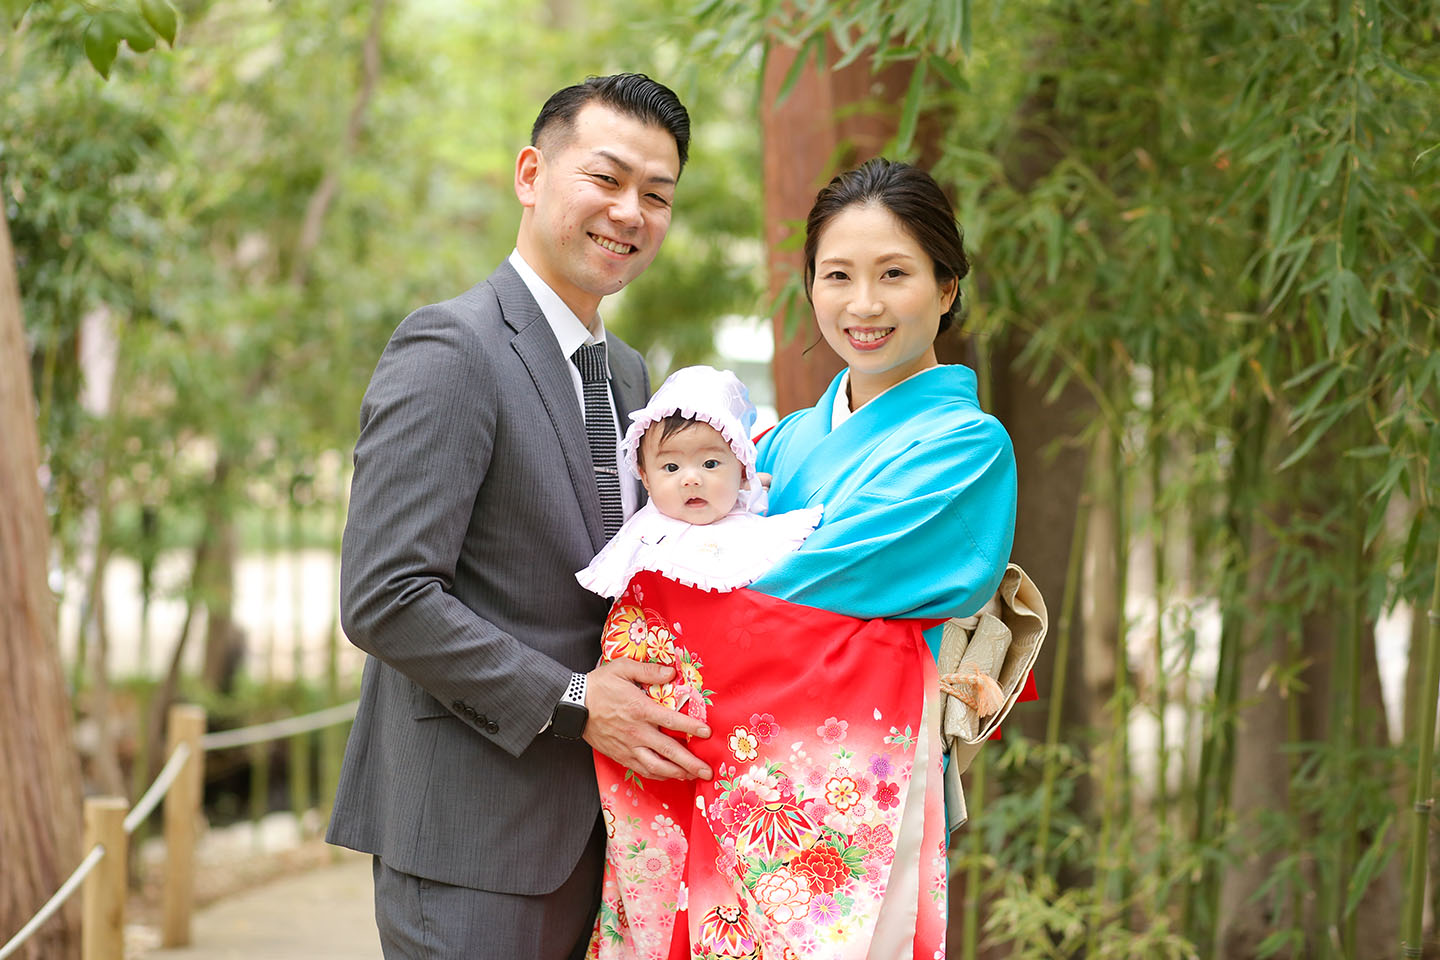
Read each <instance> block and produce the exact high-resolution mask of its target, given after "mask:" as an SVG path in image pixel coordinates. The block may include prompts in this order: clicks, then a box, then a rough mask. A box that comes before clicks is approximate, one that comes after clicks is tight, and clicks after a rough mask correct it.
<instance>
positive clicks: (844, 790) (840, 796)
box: [825, 777, 860, 813]
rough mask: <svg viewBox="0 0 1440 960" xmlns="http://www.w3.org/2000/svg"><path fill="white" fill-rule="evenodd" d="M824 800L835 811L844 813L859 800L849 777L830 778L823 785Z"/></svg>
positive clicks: (852, 781) (857, 792)
mask: <svg viewBox="0 0 1440 960" xmlns="http://www.w3.org/2000/svg"><path fill="white" fill-rule="evenodd" d="M825 799H826V800H827V801H829V803H830V805H831V806H832V807H834V808H835V809H836V810H838V811H840V812H841V813H844V812H845V811H846V810H849V809H850V808H851V807H853V806H855V804H856V803H858V802H859V800H860V792H859V791H858V790H857V789H856V787H855V781H854V780H852V779H850V778H849V777H831V778H830V780H829V782H827V783H826V784H825Z"/></svg>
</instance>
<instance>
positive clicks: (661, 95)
mask: <svg viewBox="0 0 1440 960" xmlns="http://www.w3.org/2000/svg"><path fill="white" fill-rule="evenodd" d="M589 103H603V104H604V105H605V106H607V107H610V108H611V109H613V110H617V111H619V112H620V113H623V114H626V115H628V116H631V117H634V118H635V119H637V120H640V121H642V122H644V123H650V124H654V125H655V126H658V127H664V128H665V129H666V130H667V131H669V133H670V136H672V137H674V138H675V148H676V150H678V151H679V153H680V169H681V170H684V169H685V160H686V158H687V157H688V156H689V155H690V114H689V113H688V112H687V111H686V110H685V105H684V104H683V103H681V102H680V98H679V97H677V96H675V91H673V90H671V89H670V88H669V87H667V86H665V85H664V84H663V83H656V82H655V81H654V80H651V79H650V78H649V77H647V76H645V74H643V73H617V74H614V75H613V76H609V77H586V78H585V82H584V83H577V84H574V85H573V86H569V87H565V88H564V89H563V90H557V91H555V93H553V94H551V96H550V99H549V100H546V101H545V106H543V107H541V108H540V115H539V116H538V117H536V118H535V126H533V127H532V128H531V129H530V144H531V146H537V145H539V143H540V136H541V134H543V133H544V132H545V131H546V129H547V128H553V131H552V132H556V133H560V134H561V135H562V136H568V135H569V133H570V131H571V130H572V129H574V126H575V117H576V116H577V115H578V114H579V113H580V108H582V107H584V106H585V105H586V104H589Z"/></svg>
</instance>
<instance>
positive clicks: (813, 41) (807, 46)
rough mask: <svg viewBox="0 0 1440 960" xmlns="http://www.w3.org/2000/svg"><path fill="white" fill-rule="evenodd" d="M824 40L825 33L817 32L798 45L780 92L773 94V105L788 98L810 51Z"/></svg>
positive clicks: (807, 60)
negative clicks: (801, 44)
mask: <svg viewBox="0 0 1440 960" xmlns="http://www.w3.org/2000/svg"><path fill="white" fill-rule="evenodd" d="M824 42H825V35H824V34H823V33H817V34H815V36H813V37H811V38H810V39H809V40H807V41H805V43H804V45H803V46H801V47H800V50H799V52H798V53H796V54H795V62H793V63H791V64H790V69H789V70H786V71H785V79H784V80H783V81H782V82H781V84H780V92H779V93H778V94H776V95H775V105H776V106H777V107H778V106H779V105H780V104H782V103H784V102H785V101H786V99H787V98H789V96H790V92H791V91H792V90H794V89H795V84H796V82H797V81H798V80H799V79H800V74H801V73H803V72H804V70H805V64H806V63H807V62H809V60H810V54H811V52H812V51H814V50H816V49H818V47H819V46H820V45H821V44H823V43H824ZM817 62H818V61H817Z"/></svg>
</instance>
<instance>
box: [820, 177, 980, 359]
mask: <svg viewBox="0 0 1440 960" xmlns="http://www.w3.org/2000/svg"><path fill="white" fill-rule="evenodd" d="M866 204H876V205H879V206H882V207H884V208H885V209H886V210H889V211H890V212H891V213H892V214H894V215H895V219H897V220H899V221H900V225H901V226H902V227H904V228H905V230H906V231H907V232H909V234H910V235H911V236H912V237H914V238H915V242H916V243H918V244H920V249H922V250H924V251H925V252H926V253H927V254H929V255H930V259H931V260H933V261H934V262H935V281H936V282H937V283H939V284H941V285H942V286H943V285H944V284H946V283H948V282H950V281H951V280H954V281H956V290H955V299H954V300H953V301H951V303H950V309H949V310H947V311H946V312H945V314H944V315H943V316H942V317H941V318H940V329H939V332H940V333H944V332H945V331H946V330H949V329H950V327H951V325H952V324H954V322H955V318H956V317H957V316H958V315H959V312H960V290H959V281H960V280H962V279H964V277H965V275H966V274H967V273H969V272H970V261H968V260H966V259H965V241H964V239H963V238H962V237H961V234H960V228H959V226H958V225H957V224H956V223H955V212H954V210H953V209H951V207H950V201H949V200H947V199H946V198H945V193H944V192H943V191H942V190H941V189H940V185H939V184H938V183H936V182H935V180H934V178H933V177H931V176H930V174H928V173H926V172H925V171H924V170H920V169H918V168H916V167H912V166H910V164H908V163H897V162H895V161H892V160H886V159H885V158H884V157H876V158H875V159H873V160H867V161H865V162H864V163H862V164H861V165H860V166H858V167H856V168H855V169H854V170H850V171H847V172H845V173H842V174H840V175H839V176H837V177H836V178H835V179H833V180H831V181H830V182H829V183H828V184H826V185H825V187H824V188H823V189H821V191H820V192H819V193H818V194H816V195H815V205H814V206H812V207H811V208H810V216H809V217H807V218H806V220H805V296H806V297H807V298H809V297H810V295H811V294H810V291H811V288H812V287H814V285H815V251H816V248H817V247H819V245H820V234H821V232H822V231H823V230H824V229H825V227H826V226H828V225H829V223H830V221H831V220H833V219H834V218H835V217H836V215H837V214H839V213H841V212H842V211H844V210H846V209H847V208H849V207H854V206H864V205H866ZM812 303H813V299H812Z"/></svg>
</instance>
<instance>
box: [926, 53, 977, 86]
mask: <svg viewBox="0 0 1440 960" xmlns="http://www.w3.org/2000/svg"><path fill="white" fill-rule="evenodd" d="M929 60H930V68H931V69H932V70H934V71H935V72H936V73H938V74H940V76H941V77H942V78H944V80H945V82H946V83H948V84H950V86H952V87H954V88H955V89H956V90H969V89H970V81H968V80H966V79H965V75H964V74H963V73H961V72H960V68H959V67H957V66H955V64H953V63H951V62H950V61H949V60H946V59H945V58H944V57H942V56H940V55H939V54H938V53H932V54H930V57H929Z"/></svg>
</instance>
